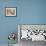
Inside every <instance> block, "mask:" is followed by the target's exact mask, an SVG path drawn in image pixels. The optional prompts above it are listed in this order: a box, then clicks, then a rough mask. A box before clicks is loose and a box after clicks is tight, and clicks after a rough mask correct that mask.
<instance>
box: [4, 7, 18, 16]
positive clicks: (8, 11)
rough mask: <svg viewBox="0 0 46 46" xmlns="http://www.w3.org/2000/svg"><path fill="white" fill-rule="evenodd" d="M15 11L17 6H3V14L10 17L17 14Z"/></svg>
mask: <svg viewBox="0 0 46 46" xmlns="http://www.w3.org/2000/svg"><path fill="white" fill-rule="evenodd" d="M16 12H17V8H16V7H6V8H5V15H6V16H8V17H9V16H10V17H14V16H17V14H16Z"/></svg>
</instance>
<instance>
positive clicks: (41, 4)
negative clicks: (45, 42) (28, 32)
mask: <svg viewBox="0 0 46 46" xmlns="http://www.w3.org/2000/svg"><path fill="white" fill-rule="evenodd" d="M5 7H16V8H17V16H16V17H6V16H5ZM18 24H46V0H10V1H6V0H5V1H4V0H0V44H7V43H8V39H7V36H8V34H9V32H16V34H17V32H18V30H17V25H18ZM16 43H17V39H16Z"/></svg>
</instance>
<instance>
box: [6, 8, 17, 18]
mask: <svg viewBox="0 0 46 46" xmlns="http://www.w3.org/2000/svg"><path fill="white" fill-rule="evenodd" d="M7 8H13V9H15V10H16V13H15V15H13V16H10V15H7V11H6V9H7ZM5 16H6V17H16V16H17V7H5Z"/></svg>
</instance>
